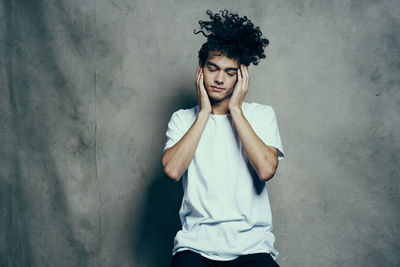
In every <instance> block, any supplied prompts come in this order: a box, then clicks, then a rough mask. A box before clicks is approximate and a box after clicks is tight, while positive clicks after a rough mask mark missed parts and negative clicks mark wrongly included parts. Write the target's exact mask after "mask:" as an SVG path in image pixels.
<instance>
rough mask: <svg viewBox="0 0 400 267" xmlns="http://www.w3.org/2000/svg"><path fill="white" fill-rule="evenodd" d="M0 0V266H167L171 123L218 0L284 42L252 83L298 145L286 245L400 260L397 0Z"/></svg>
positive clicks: (354, 262)
mask: <svg viewBox="0 0 400 267" xmlns="http://www.w3.org/2000/svg"><path fill="white" fill-rule="evenodd" d="M0 3H1V4H0V44H1V46H0V53H1V56H0V63H1V64H0V88H1V90H0V101H1V105H0V108H1V110H0V111H1V112H0V123H1V131H0V137H1V143H0V153H1V158H0V170H1V172H0V175H1V176H0V233H1V238H0V266H168V262H169V259H170V251H171V248H172V240H173V236H174V234H175V232H176V231H177V229H178V227H179V226H180V225H179V219H178V215H177V212H178V208H179V205H180V198H181V196H182V190H181V185H180V184H176V183H173V182H171V181H169V180H168V178H167V177H165V176H164V175H163V174H162V170H161V167H160V157H161V153H162V147H163V145H164V142H165V130H166V126H167V123H168V120H169V118H170V115H171V113H172V112H173V111H174V110H176V109H178V108H186V107H191V106H192V105H194V104H196V102H195V100H196V99H195V95H194V94H193V92H194V91H193V90H194V87H193V85H194V82H193V79H194V72H195V67H196V62H197V58H196V54H197V50H198V49H199V48H200V45H201V44H202V42H203V41H204V39H203V38H202V37H200V36H195V35H194V34H193V29H194V28H195V27H196V28H197V20H199V19H206V16H205V13H204V11H205V10H206V9H211V10H214V11H218V10H220V9H222V8H229V9H231V10H233V11H240V13H241V14H243V15H247V16H249V17H250V18H251V19H252V20H253V22H255V23H256V24H257V25H259V26H260V27H261V29H262V31H263V32H264V33H265V35H266V36H267V37H268V38H269V40H270V42H271V45H270V46H269V47H268V48H267V60H266V61H263V62H262V63H260V65H259V66H258V67H256V68H254V67H251V68H250V72H251V73H250V74H251V87H250V91H249V93H248V96H247V101H248V102H253V101H256V102H260V103H263V104H269V105H272V106H273V107H274V108H275V111H276V113H277V118H278V123H279V127H280V132H281V137H282V141H283V145H284V149H285V152H286V155H287V157H286V159H285V160H284V161H281V162H280V166H279V171H278V174H277V175H276V176H275V177H274V179H273V180H271V181H269V182H268V191H269V194H270V200H271V205H272V209H273V210H272V212H273V219H274V233H275V235H276V237H277V242H276V248H277V249H278V251H279V252H280V255H279V258H278V263H279V264H280V265H281V266H315V267H317V266H400V252H399V251H400V241H399V238H400V234H399V225H400V195H399V189H400V182H399V178H400V169H399V165H400V164H399V163H400V159H399V157H400V139H399V138H400V116H399V115H400V90H399V89H400V88H399V87H400V78H399V77H400V27H399V24H400V4H399V2H398V1H376V0H375V1H374V0H368V1H362V0H358V1H327V0H324V1H315V0H314V1H311V0H309V1H279V0H274V1H238V0H237V1H218V2H217V1H201V2H198V1H193V2H190V1H181V0H176V1H171V0H168V1H162V2H161V1H155V0H152V1H141V2H139V1H128V0H125V1H123V0H115V1H106V0H99V1H95V0H93V1H88V0H82V1H72V0H70V1H49V0H47V1H44V0H35V1H22V0H20V1H16V0H3V1H1V2H0Z"/></svg>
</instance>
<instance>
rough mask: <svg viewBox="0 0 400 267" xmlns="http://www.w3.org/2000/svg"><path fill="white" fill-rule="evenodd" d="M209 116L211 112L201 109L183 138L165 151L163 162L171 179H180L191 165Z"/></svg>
mask: <svg viewBox="0 0 400 267" xmlns="http://www.w3.org/2000/svg"><path fill="white" fill-rule="evenodd" d="M209 117H210V113H208V112H201V111H200V112H199V114H198V116H197V118H196V120H195V122H194V123H193V125H192V126H191V127H190V128H189V130H188V131H187V132H186V134H185V135H184V136H183V137H182V138H181V140H179V141H178V142H177V143H176V144H175V145H174V146H172V147H170V148H169V149H167V150H166V151H165V152H164V155H163V157H162V159H161V163H162V165H163V168H164V172H165V173H166V174H167V175H168V177H170V178H171V179H174V180H178V179H179V177H181V175H182V173H184V172H185V171H186V169H187V168H188V167H189V164H190V162H191V160H192V158H193V155H194V153H195V152H196V149H197V146H198V144H199V141H200V137H201V135H202V133H203V130H204V128H205V126H206V124H207V121H208V118H209Z"/></svg>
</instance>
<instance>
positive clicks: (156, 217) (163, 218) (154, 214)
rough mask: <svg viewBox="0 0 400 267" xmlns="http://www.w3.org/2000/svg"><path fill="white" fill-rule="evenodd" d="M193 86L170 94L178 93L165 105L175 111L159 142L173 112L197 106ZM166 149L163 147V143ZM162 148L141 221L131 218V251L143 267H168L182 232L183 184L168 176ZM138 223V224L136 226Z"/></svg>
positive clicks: (145, 196) (141, 210)
mask: <svg viewBox="0 0 400 267" xmlns="http://www.w3.org/2000/svg"><path fill="white" fill-rule="evenodd" d="M191 87H193V86H192V85H187V86H181V89H180V90H176V89H175V90H172V89H171V90H170V91H171V92H179V93H177V94H176V95H177V98H176V99H174V100H176V101H174V102H173V103H171V104H169V105H165V107H167V108H168V107H172V111H171V110H167V111H165V113H168V114H169V116H168V119H167V121H166V122H165V127H164V129H165V130H164V131H163V132H161V133H160V138H161V139H162V140H164V141H166V137H165V132H166V130H167V124H168V121H169V119H170V117H171V115H172V112H173V111H175V110H178V109H180V108H190V107H193V106H195V105H197V100H196V98H195V95H194V94H193V91H191V90H188V88H191ZM163 146H164V143H163ZM163 148H164V147H161V148H160V150H159V151H160V155H159V158H160V161H159V162H160V164H159V165H157V166H154V168H152V169H153V170H154V173H153V174H152V175H151V178H152V181H153V182H152V183H151V184H150V185H149V187H148V188H147V192H146V193H145V194H144V198H143V199H144V201H143V203H142V207H141V208H140V209H139V214H140V215H141V217H139V218H138V217H132V218H131V220H132V221H131V223H130V225H132V227H134V228H133V229H132V230H133V231H134V235H132V236H136V238H135V239H132V241H131V242H132V243H131V249H132V252H133V253H134V257H135V259H136V262H137V263H140V266H162V267H165V266H169V263H170V261H171V259H172V248H173V241H174V237H175V234H176V233H177V231H179V230H180V229H181V222H180V219H179V214H178V212H179V208H180V205H181V201H182V197H183V189H182V181H181V180H180V181H179V182H174V181H173V180H171V179H170V178H168V176H166V175H165V174H164V172H163V170H162V166H161V157H162V150H163ZM135 222H136V223H135Z"/></svg>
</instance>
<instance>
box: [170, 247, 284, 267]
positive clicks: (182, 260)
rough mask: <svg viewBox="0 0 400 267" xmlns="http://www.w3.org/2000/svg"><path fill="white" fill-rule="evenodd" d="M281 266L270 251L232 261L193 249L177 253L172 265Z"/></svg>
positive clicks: (212, 266) (197, 266) (207, 266)
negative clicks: (208, 256) (209, 256)
mask: <svg viewBox="0 0 400 267" xmlns="http://www.w3.org/2000/svg"><path fill="white" fill-rule="evenodd" d="M219 266H221V267H222V266H223V267H228V266H229V267H270V266H271V267H279V265H278V264H277V263H276V262H275V261H274V259H273V258H272V257H271V255H270V254H268V253H254V254H248V255H242V256H239V257H238V258H236V259H234V260H230V261H217V260H211V259H208V258H205V257H203V256H201V255H200V254H198V253H196V252H194V251H191V250H183V251H179V252H177V253H175V255H174V256H173V258H172V261H171V266H170V267H219Z"/></svg>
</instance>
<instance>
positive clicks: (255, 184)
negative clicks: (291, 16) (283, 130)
mask: <svg viewBox="0 0 400 267" xmlns="http://www.w3.org/2000/svg"><path fill="white" fill-rule="evenodd" d="M198 111H199V107H198V106H195V107H193V108H190V109H180V110H178V111H176V112H174V113H173V114H172V117H171V120H170V122H169V123H168V130H167V133H166V135H167V142H166V145H165V147H164V151H165V149H167V148H169V147H171V146H173V145H174V144H175V143H176V142H178V141H179V140H180V139H181V138H182V136H183V135H184V134H185V133H186V132H187V131H188V130H189V128H190V127H191V125H192V124H193V123H194V121H195V119H196V117H197V113H198ZM242 111H243V114H244V116H245V117H246V119H247V120H248V122H249V123H250V125H251V126H252V128H253V130H254V131H255V133H256V134H257V136H258V137H260V138H261V140H263V142H264V143H265V144H267V145H271V146H274V147H276V148H277V149H278V150H279V151H278V159H279V160H281V159H283V158H284V152H283V149H282V143H281V138H280V135H279V129H278V125H277V122H276V117H275V112H274V110H273V108H272V107H271V106H268V105H262V104H256V103H247V102H243V104H242ZM181 179H182V185H183V190H184V195H183V199H182V204H181V208H180V210H179V216H180V219H181V223H182V230H180V231H178V233H177V234H176V236H175V240H174V248H173V250H172V254H173V255H174V254H175V253H176V252H178V251H181V250H187V249H189V250H193V251H195V252H197V253H199V254H201V255H202V256H204V257H207V258H209V259H213V260H232V259H235V258H237V257H238V256H240V255H245V254H250V253H259V252H267V253H271V256H272V257H273V258H274V260H276V259H277V257H278V254H279V253H278V252H277V251H276V250H275V249H274V242H275V236H274V235H273V233H272V232H271V231H272V218H271V208H270V204H269V199H268V192H267V183H265V182H263V181H262V180H261V179H260V178H259V177H258V175H257V173H256V172H255V171H254V170H253V168H252V167H251V164H250V162H249V160H248V158H247V155H246V152H245V150H244V148H243V147H242V143H241V140H240V137H239V135H238V133H237V131H236V128H235V126H234V122H233V120H232V118H231V116H230V114H224V115H215V114H211V116H210V118H209V119H208V121H207V124H206V126H205V128H204V131H203V133H202V135H201V138H200V141H199V145H198V147H197V149H196V152H195V154H194V156H193V158H192V161H191V163H190V164H189V167H188V169H187V170H186V171H185V172H184V173H183V175H182V177H181Z"/></svg>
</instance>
